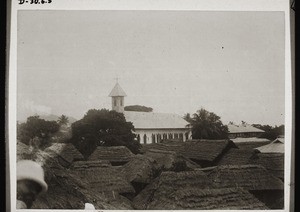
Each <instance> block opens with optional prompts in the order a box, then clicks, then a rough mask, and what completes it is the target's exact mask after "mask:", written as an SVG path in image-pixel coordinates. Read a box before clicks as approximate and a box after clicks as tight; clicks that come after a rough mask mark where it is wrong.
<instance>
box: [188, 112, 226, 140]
mask: <svg viewBox="0 0 300 212" xmlns="http://www.w3.org/2000/svg"><path fill="white" fill-rule="evenodd" d="M185 119H186V120H187V121H188V122H189V123H190V126H191V127H192V137H193V139H225V138H228V128H227V126H226V125H223V123H222V121H221V120H220V117H219V116H217V115H216V114H214V113H212V112H209V111H207V110H205V109H203V108H201V109H200V110H198V111H197V112H196V113H194V114H193V116H192V117H190V115H189V114H186V115H185Z"/></svg>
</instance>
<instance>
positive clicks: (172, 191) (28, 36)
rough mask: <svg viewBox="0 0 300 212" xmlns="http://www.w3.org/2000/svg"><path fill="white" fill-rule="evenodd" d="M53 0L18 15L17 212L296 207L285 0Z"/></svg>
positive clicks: (13, 100)
mask: <svg viewBox="0 0 300 212" xmlns="http://www.w3.org/2000/svg"><path fill="white" fill-rule="evenodd" d="M56 1H57V0H56ZM56 1H55V0H52V1H50V0H39V1H16V2H15V3H14V6H13V7H12V9H13V12H12V17H14V18H12V20H13V22H12V26H11V27H12V30H11V31H12V33H14V36H13V37H12V41H11V42H12V44H11V45H12V46H11V51H13V52H14V53H11V61H12V63H13V65H11V67H10V70H9V71H10V78H9V80H10V88H11V89H10V97H9V98H10V99H9V101H10V108H11V107H12V105H13V106H14V108H13V109H12V110H11V111H10V117H9V118H10V119H9V126H10V129H9V131H10V135H11V136H10V140H9V145H10V175H11V181H12V182H11V186H12V187H11V199H12V200H11V204H12V206H11V210H12V211H14V210H15V209H39V210H44V209H51V210H53V209H58V210H69V209H72V210H90V211H97V210H101V211H104V210H205V211H207V210H254V211H258V210H278V211H289V208H290V204H291V203H290V202H289V195H290V193H289V189H290V188H289V185H290V180H291V179H290V166H291V165H290V160H291V148H292V147H291V146H292V140H291V137H292V136H291V92H292V91H291V61H290V46H289V45H290V44H289V42H288V41H289V34H288V29H289V28H288V27H287V24H289V22H288V18H289V15H288V14H287V10H286V7H284V6H286V5H287V6H288V5H289V2H288V1H283V0H276V2H277V3H278V5H279V4H280V5H284V6H283V7H282V8H283V9H282V10H279V9H277V8H275V9H272V7H271V9H268V8H266V9H261V8H260V7H258V9H257V10H255V9H249V10H247V9H244V10H239V9H234V7H233V8H232V9H230V8H229V7H228V5H226V7H225V9H223V10H222V9H218V8H221V7H219V6H218V7H217V9H215V7H212V8H214V9H211V10H209V9H205V8H206V6H204V7H203V8H204V9H202V8H201V5H200V6H199V5H198V4H197V5H198V6H197V8H196V9H180V7H179V8H178V7H176V9H172V8H171V9H167V7H162V8H161V9H155V8H156V7H154V9H153V8H152V7H149V9H147V8H144V7H143V8H142V9H139V7H138V6H137V8H134V7H126V6H123V7H124V9H114V7H108V8H107V9H103V8H102V7H95V8H92V7H91V5H89V6H88V8H86V9H85V8H82V7H81V6H80V5H82V4H80V3H82V1H77V2H79V4H78V5H79V6H78V5H76V6H74V5H73V6H74V7H72V9H66V8H67V6H66V7H58V8H57V9H56V8H55V5H56V4H57V2H56ZM31 2H32V4H31ZM36 2H40V4H39V5H37V3H36ZM42 2H43V3H42ZM75 2H76V1H75ZM86 2H90V3H91V4H93V1H86ZM150 2H151V1H150ZM175 2H176V1H175ZM177 2H178V1H177ZM218 2H220V1H218ZM234 2H237V1H233V3H234ZM246 2H248V1H246ZM254 2H259V1H254ZM52 3H53V5H52ZM65 3H66V5H68V4H71V3H70V1H65ZM204 5H205V4H204ZM233 5H234V4H233ZM37 6H38V7H37ZM275 6H276V4H275ZM275 6H274V7H275ZM70 7H71V6H70ZM12 164H13V165H12ZM18 211H19V210H18Z"/></svg>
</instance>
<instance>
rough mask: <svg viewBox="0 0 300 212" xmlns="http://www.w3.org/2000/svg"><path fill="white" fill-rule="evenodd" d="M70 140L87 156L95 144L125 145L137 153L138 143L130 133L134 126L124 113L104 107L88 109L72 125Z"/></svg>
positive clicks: (94, 147)
mask: <svg viewBox="0 0 300 212" xmlns="http://www.w3.org/2000/svg"><path fill="white" fill-rule="evenodd" d="M71 127H72V138H71V142H72V143H73V144H74V146H75V147H76V148H77V149H78V150H79V151H80V152H81V153H82V154H83V155H84V156H85V158H87V157H88V156H89V155H90V154H91V153H92V152H93V151H94V150H95V149H96V147H97V146H126V147H127V148H128V149H130V150H131V151H132V152H133V153H135V154H136V153H139V149H140V144H139V143H138V142H137V141H135V135H134V134H133V133H132V131H133V130H134V127H133V125H132V123H131V122H126V119H125V117H124V114H122V113H118V112H115V111H109V110H106V109H101V110H96V109H91V110H89V111H88V112H87V113H86V114H85V115H84V117H83V118H82V119H81V120H78V121H76V122H74V123H73V124H72V125H71Z"/></svg>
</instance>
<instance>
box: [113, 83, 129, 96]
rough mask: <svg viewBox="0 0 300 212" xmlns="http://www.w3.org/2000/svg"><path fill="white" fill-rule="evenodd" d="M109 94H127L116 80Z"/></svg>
mask: <svg viewBox="0 0 300 212" xmlns="http://www.w3.org/2000/svg"><path fill="white" fill-rule="evenodd" d="M109 96H110V97H114V96H127V95H126V93H125V91H124V90H123V89H122V88H121V86H120V85H119V83H118V82H117V83H116V85H115V87H114V88H113V89H112V91H111V92H110V94H109Z"/></svg>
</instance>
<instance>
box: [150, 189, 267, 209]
mask: <svg viewBox="0 0 300 212" xmlns="http://www.w3.org/2000/svg"><path fill="white" fill-rule="evenodd" d="M147 209H150V210H213V209H219V210H243V209H256V210H257V209H260V210H262V209H268V208H267V207H266V206H265V205H264V203H262V202H260V201H259V200H258V199H256V198H255V197H254V196H253V195H252V194H250V193H249V192H248V191H246V190H244V189H242V188H224V189H197V188H188V189H187V188H183V189H179V190H176V191H175V192H172V193H170V194H169V195H167V194H165V195H163V196H155V197H154V199H153V201H152V202H151V203H150V204H149V205H148V207H147Z"/></svg>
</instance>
